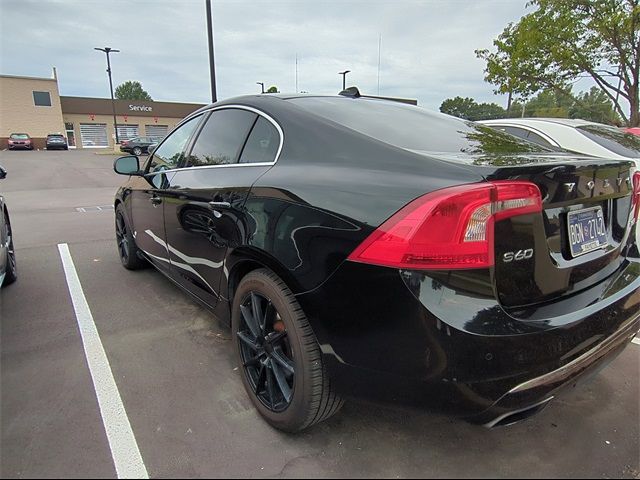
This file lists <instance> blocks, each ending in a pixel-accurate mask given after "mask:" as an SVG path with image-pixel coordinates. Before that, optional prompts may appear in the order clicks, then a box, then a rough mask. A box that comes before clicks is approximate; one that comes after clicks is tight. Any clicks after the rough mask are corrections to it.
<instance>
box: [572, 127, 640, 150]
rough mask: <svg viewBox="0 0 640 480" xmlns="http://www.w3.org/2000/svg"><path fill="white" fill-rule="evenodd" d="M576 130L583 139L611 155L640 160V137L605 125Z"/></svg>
mask: <svg viewBox="0 0 640 480" xmlns="http://www.w3.org/2000/svg"><path fill="white" fill-rule="evenodd" d="M577 129H578V131H579V132H580V133H582V134H583V135H584V136H585V137H587V138H590V139H591V140H593V141H594V142H596V143H597V144H598V145H600V146H602V147H604V148H606V149H607V150H610V151H612V152H613V153H616V154H618V155H622V156H623V157H629V158H640V137H637V136H636V135H633V134H632V133H625V132H623V131H621V130H618V129H617V128H615V127H608V126H606V125H583V126H581V127H577Z"/></svg>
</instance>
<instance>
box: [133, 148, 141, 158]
mask: <svg viewBox="0 0 640 480" xmlns="http://www.w3.org/2000/svg"><path fill="white" fill-rule="evenodd" d="M133 154H134V155H135V156H136V157H139V156H140V155H142V149H141V148H140V147H134V148H133Z"/></svg>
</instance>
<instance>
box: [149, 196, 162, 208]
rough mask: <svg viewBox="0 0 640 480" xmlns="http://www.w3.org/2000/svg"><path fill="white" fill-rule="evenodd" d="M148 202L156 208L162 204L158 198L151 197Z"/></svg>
mask: <svg viewBox="0 0 640 480" xmlns="http://www.w3.org/2000/svg"><path fill="white" fill-rule="evenodd" d="M149 201H150V202H151V204H152V205H153V206H154V207H157V206H158V205H160V204H161V203H162V199H161V198H160V197H151V198H150V199H149Z"/></svg>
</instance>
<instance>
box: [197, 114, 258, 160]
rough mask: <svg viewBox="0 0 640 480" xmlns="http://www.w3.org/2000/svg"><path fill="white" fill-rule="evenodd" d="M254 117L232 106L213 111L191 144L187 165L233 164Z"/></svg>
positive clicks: (254, 115) (254, 119)
mask: <svg viewBox="0 0 640 480" xmlns="http://www.w3.org/2000/svg"><path fill="white" fill-rule="evenodd" d="M256 117H257V115H256V114H255V113H253V112H249V111H247V110H240V109H232V108H228V109H224V110H216V111H214V112H212V113H211V115H210V116H209V119H208V120H207V123H206V124H205V125H204V127H202V130H201V131H200V134H199V135H198V138H197V139H196V142H195V144H194V145H193V149H192V150H191V155H189V158H188V161H187V166H190V167H201V166H208V165H227V164H230V163H236V162H237V161H238V155H240V149H242V146H243V145H244V141H245V140H246V138H247V135H248V133H249V130H250V129H251V127H252V126H253V124H254V122H255V121H256Z"/></svg>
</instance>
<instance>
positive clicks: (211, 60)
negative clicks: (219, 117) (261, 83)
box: [205, 0, 218, 103]
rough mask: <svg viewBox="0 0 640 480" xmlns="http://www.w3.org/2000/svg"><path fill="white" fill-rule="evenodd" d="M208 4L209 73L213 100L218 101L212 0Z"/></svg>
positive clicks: (213, 101) (208, 0) (207, 0)
mask: <svg viewBox="0 0 640 480" xmlns="http://www.w3.org/2000/svg"><path fill="white" fill-rule="evenodd" d="M205 1H206V6H207V36H208V38H209V74H210V76H211V102H212V103H216V102H217V101H218V93H217V92H216V64H215V61H214V58H213V20H212V19H211V0H205Z"/></svg>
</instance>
